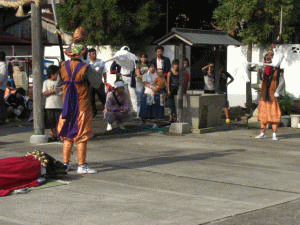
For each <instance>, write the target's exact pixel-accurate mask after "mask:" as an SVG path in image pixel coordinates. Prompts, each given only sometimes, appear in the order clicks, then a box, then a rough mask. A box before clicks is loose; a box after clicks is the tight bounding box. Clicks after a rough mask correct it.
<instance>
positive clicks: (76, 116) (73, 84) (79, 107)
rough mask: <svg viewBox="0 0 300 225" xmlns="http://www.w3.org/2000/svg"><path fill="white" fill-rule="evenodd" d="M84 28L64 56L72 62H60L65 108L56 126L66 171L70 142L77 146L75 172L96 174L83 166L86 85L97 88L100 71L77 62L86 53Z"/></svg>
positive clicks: (88, 117) (88, 127)
mask: <svg viewBox="0 0 300 225" xmlns="http://www.w3.org/2000/svg"><path fill="white" fill-rule="evenodd" d="M86 36H87V32H86V29H85V28H83V27H79V28H77V29H76V30H75V32H74V35H73V43H72V45H71V46H70V48H69V49H67V50H66V51H65V54H66V55H67V56H68V57H70V58H71V59H70V60H68V61H65V62H62V63H61V69H60V76H61V80H62V84H63V92H64V106H63V111H62V116H61V118H60V120H59V123H58V132H59V136H60V137H62V138H63V141H64V144H63V155H64V163H65V167H66V170H68V169H69V162H70V158H71V150H72V146H73V143H74V142H75V143H76V144H77V160H78V164H79V166H78V169H77V173H80V174H86V173H96V170H94V169H90V168H88V167H87V165H86V149H87V141H88V140H89V138H91V136H92V118H93V113H92V108H91V103H90V99H89V86H90V85H92V86H93V87H94V88H98V87H99V86H100V84H101V82H102V77H101V75H99V72H97V71H95V70H94V69H93V68H92V67H89V66H88V65H87V64H85V63H84V62H82V61H81V60H80V57H81V56H82V55H83V54H84V53H85V52H86V46H85V45H84V40H85V38H86Z"/></svg>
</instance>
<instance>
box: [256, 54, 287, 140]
mask: <svg viewBox="0 0 300 225" xmlns="http://www.w3.org/2000/svg"><path fill="white" fill-rule="evenodd" d="M273 56H274V53H273V51H272V50H270V51H268V53H267V54H266V55H265V58H264V63H266V64H267V65H265V66H264V70H263V79H262V85H261V93H260V94H261V97H260V100H259V103H258V120H259V121H260V126H261V133H260V134H259V135H258V136H256V138H258V139H261V138H264V137H265V132H266V129H267V126H268V124H271V125H272V131H273V134H272V139H273V140H275V141H276V140H278V138H277V136H276V132H277V131H278V127H279V124H280V119H281V109H280V105H279V101H278V99H277V97H279V94H278V93H280V92H282V91H284V90H283V89H284V79H283V74H282V70H281V69H279V65H280V63H281V61H282V59H283V58H281V59H277V61H278V62H277V61H276V60H275V61H276V62H273V63H272V61H273ZM281 57H282V56H281ZM273 64H274V65H273Z"/></svg>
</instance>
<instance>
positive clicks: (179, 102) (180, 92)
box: [177, 43, 185, 123]
mask: <svg viewBox="0 0 300 225" xmlns="http://www.w3.org/2000/svg"><path fill="white" fill-rule="evenodd" d="M178 50H179V51H178V59H179V76H180V79H179V89H178V94H177V120H178V122H180V123H182V122H183V80H184V77H183V59H184V55H185V53H184V51H185V47H184V45H183V43H181V44H180V45H179V49H178Z"/></svg>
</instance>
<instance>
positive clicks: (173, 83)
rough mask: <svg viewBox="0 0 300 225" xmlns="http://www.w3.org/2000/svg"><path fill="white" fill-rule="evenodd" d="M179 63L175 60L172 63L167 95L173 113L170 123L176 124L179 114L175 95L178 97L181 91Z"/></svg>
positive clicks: (168, 77)
mask: <svg viewBox="0 0 300 225" xmlns="http://www.w3.org/2000/svg"><path fill="white" fill-rule="evenodd" d="M179 79H180V77H179V61H178V60H174V61H173V62H172V67H171V71H170V72H169V73H168V76H167V95H168V105H169V108H170V111H171V114H170V120H169V121H170V122H171V123H172V122H176V120H177V112H176V104H175V95H177V92H178V89H179Z"/></svg>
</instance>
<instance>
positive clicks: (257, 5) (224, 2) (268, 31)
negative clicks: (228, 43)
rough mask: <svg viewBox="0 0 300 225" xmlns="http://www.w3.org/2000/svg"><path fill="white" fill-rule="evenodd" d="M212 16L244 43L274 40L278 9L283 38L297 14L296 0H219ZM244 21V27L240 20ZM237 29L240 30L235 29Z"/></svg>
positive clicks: (277, 30)
mask: <svg viewBox="0 0 300 225" xmlns="http://www.w3.org/2000/svg"><path fill="white" fill-rule="evenodd" d="M219 4H220V5H219V7H217V8H216V10H215V11H214V15H213V18H214V19H215V20H216V21H217V24H218V26H219V27H220V28H221V29H222V30H223V31H226V32H228V33H229V34H231V35H232V36H235V37H237V38H239V37H240V38H241V39H242V42H243V43H244V44H248V43H256V44H260V45H264V44H269V43H271V42H273V41H274V40H275V39H276V38H277V37H278V35H279V27H280V11H281V6H282V8H283V28H284V29H283V35H282V38H283V39H288V38H289V36H290V35H291V34H292V32H293V31H294V26H295V21H297V19H296V18H297V17H298V16H299V8H300V2H299V1H298V0H219ZM242 20H244V21H245V22H246V25H247V27H246V29H241V28H240V27H239V26H240V23H241V21H242ZM237 31H239V32H237Z"/></svg>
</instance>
